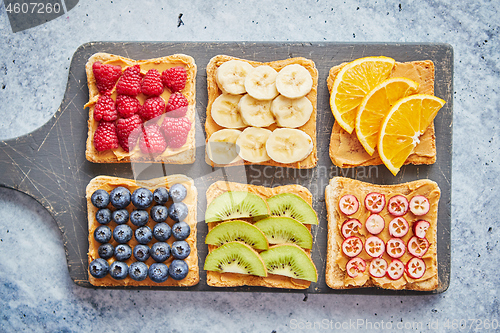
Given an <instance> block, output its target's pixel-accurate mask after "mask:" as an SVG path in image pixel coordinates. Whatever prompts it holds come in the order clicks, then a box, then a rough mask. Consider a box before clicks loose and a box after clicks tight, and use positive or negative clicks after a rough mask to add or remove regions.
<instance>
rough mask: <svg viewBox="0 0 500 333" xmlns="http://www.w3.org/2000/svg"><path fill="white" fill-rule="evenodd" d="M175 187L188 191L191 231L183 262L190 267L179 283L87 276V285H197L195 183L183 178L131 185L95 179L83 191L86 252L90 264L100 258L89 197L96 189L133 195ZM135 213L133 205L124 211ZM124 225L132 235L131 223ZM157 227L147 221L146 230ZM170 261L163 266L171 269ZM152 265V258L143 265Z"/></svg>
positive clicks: (132, 243)
mask: <svg viewBox="0 0 500 333" xmlns="http://www.w3.org/2000/svg"><path fill="white" fill-rule="evenodd" d="M177 183H182V184H183V185H184V186H186V188H187V190H188V195H187V197H186V199H184V201H183V202H184V203H185V204H186V205H187V206H188V208H189V213H188V216H187V217H186V219H185V220H184V221H185V222H186V223H187V224H189V226H190V228H191V233H190V234H189V237H188V238H187V239H186V242H188V244H189V246H190V247H191V253H190V254H189V256H188V257H187V258H186V259H185V260H184V261H185V262H186V263H187V264H188V267H189V273H188V275H187V276H186V277H185V278H184V279H183V280H180V281H177V280H174V279H172V278H168V279H167V281H165V282H162V283H155V282H153V281H151V279H150V278H149V277H147V278H146V279H145V280H144V281H135V280H133V279H131V278H130V277H128V276H127V277H126V278H125V279H124V280H115V279H113V278H111V276H109V275H107V276H106V277H104V278H102V279H96V278H94V277H93V276H92V275H90V274H89V282H90V284H92V285H94V286H100V287H107V286H152V287H165V286H173V287H189V286H193V285H196V284H197V283H198V282H199V280H200V277H199V267H198V250H197V246H196V237H197V220H196V208H197V190H196V187H195V186H194V182H193V180H192V179H191V178H189V177H186V176H184V175H171V176H167V177H161V178H155V179H151V180H147V181H137V182H136V181H134V180H132V179H126V178H118V177H109V176H97V177H95V178H94V179H92V180H91V181H90V182H89V184H88V185H87V188H86V198H87V214H88V228H89V238H88V239H89V251H88V260H89V263H90V262H91V261H92V260H94V259H96V258H99V255H98V253H97V248H98V247H99V245H100V244H99V243H97V242H96V241H95V239H94V236H93V235H94V230H95V229H96V228H97V227H98V226H99V225H100V224H99V223H98V222H97V220H96V219H95V214H96V212H97V210H98V209H97V208H96V207H94V205H93V204H92V202H91V200H90V198H91V196H92V193H94V191H96V190H97V189H105V190H107V191H110V190H111V189H113V188H115V187H117V186H124V187H127V188H128V189H129V190H130V191H131V192H133V190H134V189H136V188H139V187H146V188H148V189H150V190H152V191H154V189H156V188H158V187H162V186H163V187H167V188H170V186H171V185H173V184H177ZM133 209H134V207H133V205H132V204H130V205H129V206H128V207H127V210H128V211H129V212H130V211H132V210H133ZM149 209H150V208H148V209H147V210H148V212H149ZM167 223H169V225H170V226H172V225H173V223H174V222H173V221H172V220H170V219H167ZM127 224H128V225H129V226H130V227H131V228H132V230H134V231H135V229H137V227H136V226H134V225H133V224H132V223H131V222H130V221H129V222H127ZM155 224H156V223H155V222H153V221H152V220H151V219H150V220H149V222H148V224H147V226H149V227H150V228H151V229H153V227H154V225H155ZM108 226H109V227H110V228H111V229H113V228H114V227H115V226H116V223H115V222H113V221H112V222H110V223H109V224H108ZM174 240H175V239H174V238H173V236H172V237H171V238H169V239H168V240H167V243H169V245H172V242H173V241H174ZM153 243H155V240H154V239H153V241H151V242H150V243H149V244H148V246H149V247H151V245H152V244H153ZM111 244H112V245H113V246H116V245H117V243H116V242H115V241H114V240H112V241H111ZM128 244H129V246H130V247H131V248H132V249H133V247H134V246H135V245H137V244H138V243H137V241H136V240H135V238H134V237H133V238H132V240H130V241H129V243H128ZM172 260H173V259H172V257H171V258H169V259H168V260H167V261H166V262H165V264H167V265H170V262H172ZM107 261H108V263H110V264H111V263H112V261H114V258H112V259H108V260H107ZM134 261H135V259H134V257H133V255H132V257H131V258H130V259H128V260H127V261H125V262H126V263H127V265H129V266H130V264H132V263H133V262H134ZM152 263H154V260H153V259H152V258H149V259H148V260H147V261H146V264H147V265H148V266H150V265H151V264H152Z"/></svg>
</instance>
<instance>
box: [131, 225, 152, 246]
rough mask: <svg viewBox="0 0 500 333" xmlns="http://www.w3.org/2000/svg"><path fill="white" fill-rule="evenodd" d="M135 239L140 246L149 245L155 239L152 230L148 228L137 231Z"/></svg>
mask: <svg viewBox="0 0 500 333" xmlns="http://www.w3.org/2000/svg"><path fill="white" fill-rule="evenodd" d="M135 239H137V241H138V242H139V244H147V243H149V242H151V240H152V239H153V233H152V232H151V228H150V227H148V226H144V227H140V228H137V229H135Z"/></svg>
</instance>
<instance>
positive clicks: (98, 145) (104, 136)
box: [94, 121, 118, 151]
mask: <svg viewBox="0 0 500 333" xmlns="http://www.w3.org/2000/svg"><path fill="white" fill-rule="evenodd" d="M94 147H95V149H97V151H105V150H108V149H115V148H118V137H117V135H116V126H115V123H113V122H108V121H101V122H100V123H99V126H97V129H96V130H95V133H94Z"/></svg>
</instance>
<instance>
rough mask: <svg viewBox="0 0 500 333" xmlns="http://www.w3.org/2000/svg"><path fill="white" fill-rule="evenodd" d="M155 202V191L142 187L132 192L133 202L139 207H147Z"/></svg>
mask: <svg viewBox="0 0 500 333" xmlns="http://www.w3.org/2000/svg"><path fill="white" fill-rule="evenodd" d="M152 202H153V193H152V192H151V191H150V190H148V189H147V188H144V187H141V188H138V189H137V190H135V191H134V193H132V203H133V204H134V206H135V207H137V208H138V209H146V208H148V207H149V206H151V203H152Z"/></svg>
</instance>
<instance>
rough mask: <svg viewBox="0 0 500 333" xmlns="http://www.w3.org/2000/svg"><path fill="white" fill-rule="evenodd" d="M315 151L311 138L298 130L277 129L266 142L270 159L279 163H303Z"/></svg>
mask: <svg viewBox="0 0 500 333" xmlns="http://www.w3.org/2000/svg"><path fill="white" fill-rule="evenodd" d="M312 150H313V140H312V139H311V137H310V136H309V135H308V134H306V133H304V132H302V131H301V130H298V129H293V128H277V129H275V130H274V131H273V133H272V134H271V135H270V136H269V138H268V139H267V142H266V151H267V154H268V155H269V157H270V158H271V159H272V160H274V161H276V162H278V163H294V162H298V161H302V160H303V159H304V158H306V157H307V156H309V154H310V153H311V152H312Z"/></svg>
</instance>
